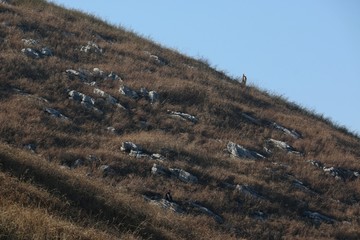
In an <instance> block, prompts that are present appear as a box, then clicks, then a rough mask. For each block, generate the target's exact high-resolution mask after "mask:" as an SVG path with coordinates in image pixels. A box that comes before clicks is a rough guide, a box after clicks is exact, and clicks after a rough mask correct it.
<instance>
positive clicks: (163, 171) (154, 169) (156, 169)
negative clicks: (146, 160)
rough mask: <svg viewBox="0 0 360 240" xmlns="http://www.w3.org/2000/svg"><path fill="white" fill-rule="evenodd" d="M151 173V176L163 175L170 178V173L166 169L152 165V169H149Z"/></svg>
mask: <svg viewBox="0 0 360 240" xmlns="http://www.w3.org/2000/svg"><path fill="white" fill-rule="evenodd" d="M151 173H152V174H159V175H164V176H166V177H170V176H171V172H170V171H169V170H167V169H166V168H164V167H162V166H160V165H158V164H156V163H154V164H153V166H152V168H151Z"/></svg>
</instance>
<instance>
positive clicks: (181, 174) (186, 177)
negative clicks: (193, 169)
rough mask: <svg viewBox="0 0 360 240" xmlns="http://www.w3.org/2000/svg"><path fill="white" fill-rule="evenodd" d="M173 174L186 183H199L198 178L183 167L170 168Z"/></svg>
mask: <svg viewBox="0 0 360 240" xmlns="http://www.w3.org/2000/svg"><path fill="white" fill-rule="evenodd" d="M169 170H170V172H171V175H172V176H174V177H176V178H178V179H179V180H181V181H183V182H186V183H197V182H198V178H197V177H196V176H194V175H192V174H190V173H188V172H186V171H184V170H183V169H179V168H169Z"/></svg>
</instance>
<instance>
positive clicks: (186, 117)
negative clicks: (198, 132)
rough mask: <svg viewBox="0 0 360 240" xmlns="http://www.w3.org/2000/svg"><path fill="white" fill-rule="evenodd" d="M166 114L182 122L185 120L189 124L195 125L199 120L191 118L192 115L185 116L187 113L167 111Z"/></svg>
mask: <svg viewBox="0 0 360 240" xmlns="http://www.w3.org/2000/svg"><path fill="white" fill-rule="evenodd" d="M167 112H168V114H169V115H170V116H172V117H177V118H180V119H182V120H187V121H190V122H193V123H197V122H198V121H199V120H198V119H197V118H196V117H195V116H193V115H190V114H187V113H182V112H174V111H169V110H168V111H167Z"/></svg>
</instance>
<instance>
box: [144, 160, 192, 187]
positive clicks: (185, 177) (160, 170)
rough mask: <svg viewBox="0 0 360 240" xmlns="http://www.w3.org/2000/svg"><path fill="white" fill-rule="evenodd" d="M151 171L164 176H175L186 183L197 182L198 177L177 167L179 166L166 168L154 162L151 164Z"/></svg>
mask: <svg viewBox="0 0 360 240" xmlns="http://www.w3.org/2000/svg"><path fill="white" fill-rule="evenodd" d="M151 173H152V174H159V175H163V176H166V177H173V178H177V179H179V180H180V181H183V182H186V183H197V182H198V178H197V177H196V176H194V175H192V174H191V173H189V172H187V171H185V170H183V169H179V168H168V169H167V168H164V167H162V166H160V165H159V164H156V163H154V165H153V166H152V168H151Z"/></svg>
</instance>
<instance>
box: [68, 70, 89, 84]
mask: <svg viewBox="0 0 360 240" xmlns="http://www.w3.org/2000/svg"><path fill="white" fill-rule="evenodd" d="M65 72H66V73H67V74H68V76H69V77H78V78H79V79H80V80H81V81H84V80H87V79H88V76H87V74H86V73H85V72H84V71H82V70H81V71H76V70H74V69H67V70H66V71H65Z"/></svg>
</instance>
